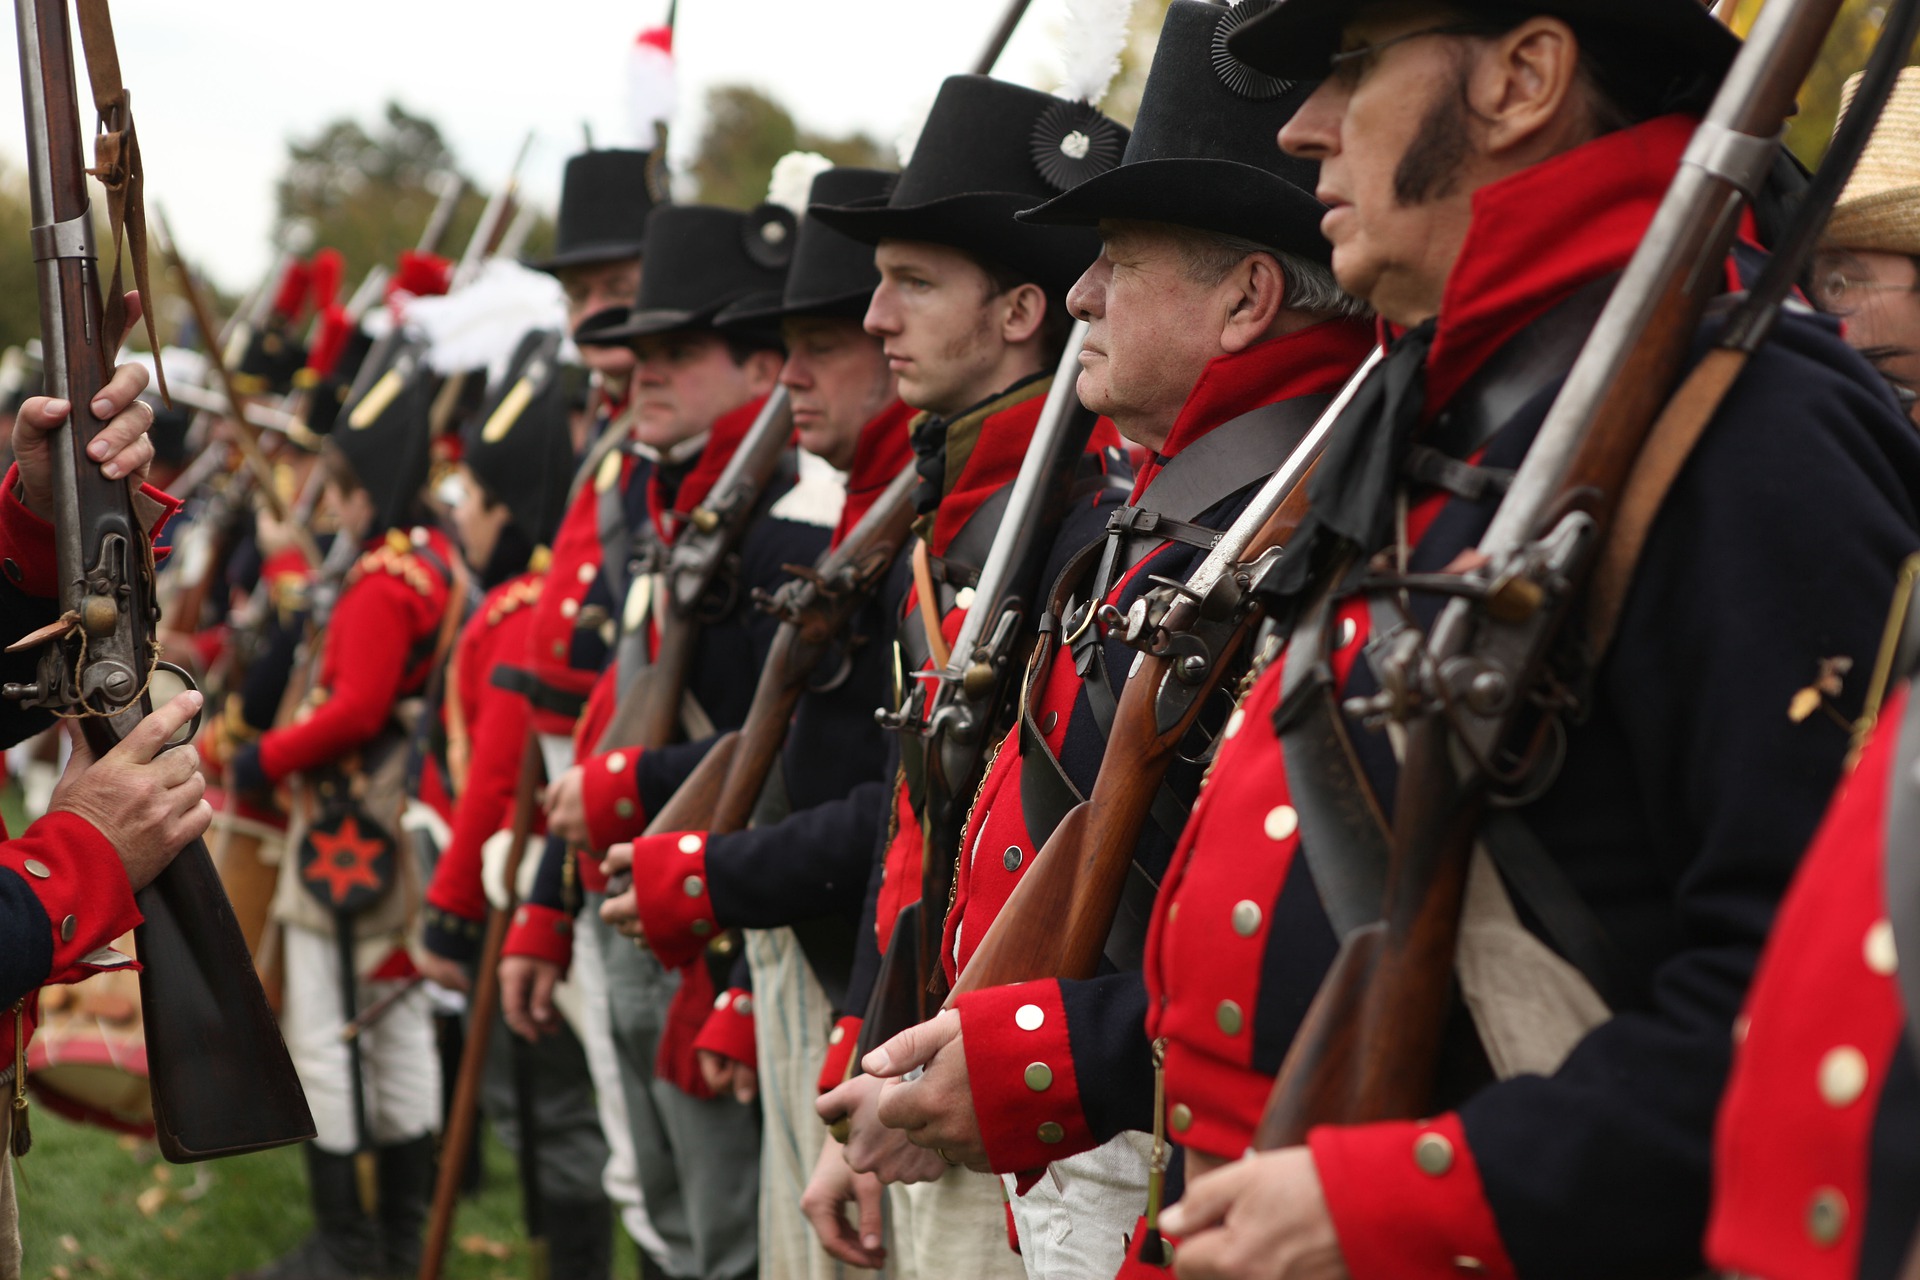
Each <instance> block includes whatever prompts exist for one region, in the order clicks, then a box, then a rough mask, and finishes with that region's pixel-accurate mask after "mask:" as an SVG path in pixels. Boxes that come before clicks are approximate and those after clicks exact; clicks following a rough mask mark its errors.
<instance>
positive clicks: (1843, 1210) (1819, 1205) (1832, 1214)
mask: <svg viewBox="0 0 1920 1280" xmlns="http://www.w3.org/2000/svg"><path fill="white" fill-rule="evenodd" d="M1846 1229H1847V1198H1846V1197H1845V1196H1843V1195H1841V1194H1840V1193H1839V1192H1838V1191H1836V1190H1834V1189H1833V1188H1832V1187H1822V1188H1820V1189H1819V1190H1818V1191H1816V1192H1814V1193H1813V1199H1812V1200H1811V1201H1809V1202H1808V1204H1807V1238H1808V1239H1810V1240H1812V1241H1813V1242H1814V1243H1815V1244H1818V1245H1829V1244H1832V1243H1834V1242H1835V1241H1836V1240H1838V1239H1839V1238H1840V1233H1841V1232H1843V1231H1845V1230H1846Z"/></svg>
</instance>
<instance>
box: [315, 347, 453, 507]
mask: <svg viewBox="0 0 1920 1280" xmlns="http://www.w3.org/2000/svg"><path fill="white" fill-rule="evenodd" d="M439 390H440V377H439V375H437V374H435V373H434V372H433V370H432V368H431V367H429V366H428V364H427V362H426V359H425V356H424V353H423V352H421V351H420V350H418V349H417V348H413V347H407V348H404V349H403V350H402V351H401V353H400V354H399V356H397V357H396V358H395V360H394V363H393V364H392V365H391V366H390V367H389V368H388V369H387V371H386V372H385V373H383V374H382V375H381V376H380V378H379V379H378V380H377V381H375V382H374V384H373V385H372V386H371V387H369V388H367V391H366V394H364V395H362V396H361V397H360V398H359V399H358V400H356V401H354V402H353V403H352V404H350V405H347V406H346V407H345V411H344V412H343V413H342V415H341V417H340V420H339V421H337V422H336V423H335V424H334V428H333V430H332V432H330V433H329V434H328V436H327V439H328V441H329V442H331V444H332V445H333V446H334V447H335V448H337V449H339V450H340V453H341V455H342V456H343V457H345V458H346V460H347V463H348V465H350V466H351V467H352V468H353V474H354V477H355V478H356V479H358V480H359V481H360V485H361V487H362V488H364V489H365V490H366V491H367V496H368V497H369V498H370V499H372V501H373V510H374V521H375V528H374V529H373V530H371V531H370V532H374V533H378V532H379V531H380V530H382V529H399V528H404V527H406V526H407V525H408V524H411V523H412V518H413V514H414V509H415V504H416V503H417V502H418V501H419V498H420V490H421V489H422V488H424V487H425V485H426V483H427V476H428V473H429V472H430V471H431V469H432V464H433V448H432V439H431V436H432V426H431V421H430V419H431V417H432V411H433V400H434V396H435V395H436V394H437V393H438V392H439Z"/></svg>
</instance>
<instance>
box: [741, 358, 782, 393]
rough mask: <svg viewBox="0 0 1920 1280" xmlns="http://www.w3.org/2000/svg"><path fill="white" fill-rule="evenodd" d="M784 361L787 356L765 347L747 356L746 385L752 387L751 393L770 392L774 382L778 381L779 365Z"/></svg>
mask: <svg viewBox="0 0 1920 1280" xmlns="http://www.w3.org/2000/svg"><path fill="white" fill-rule="evenodd" d="M786 362H787V357H786V356H785V355H784V354H782V353H781V352H778V351H772V350H769V349H767V348H765V347H763V348H761V349H760V350H758V351H756V352H754V353H753V354H752V355H750V356H748V357H747V363H746V374H747V386H748V387H750V388H752V390H753V394H754V395H756V396H764V395H768V394H770V393H771V392H772V391H773V388H774V384H775V383H777V382H779V381H780V366H781V365H783V364H785V363H786Z"/></svg>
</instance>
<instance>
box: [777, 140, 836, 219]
mask: <svg viewBox="0 0 1920 1280" xmlns="http://www.w3.org/2000/svg"><path fill="white" fill-rule="evenodd" d="M831 168H833V161H831V160H829V159H827V158H826V157H825V156H823V155H821V154H820V153H819V152H818V151H789V152H787V154H785V155H783V156H781V157H780V158H779V159H778V160H776V161H774V162H773V177H772V179H771V180H769V181H768V183H767V203H769V204H777V205H784V206H786V207H787V208H788V209H790V210H792V211H793V216H794V217H796V218H804V217H806V216H807V203H808V197H809V196H810V195H811V194H812V193H813V180H814V179H815V178H817V177H819V176H820V175H821V174H823V173H825V172H826V171H827V170H829V169H831Z"/></svg>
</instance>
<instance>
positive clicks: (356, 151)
mask: <svg viewBox="0 0 1920 1280" xmlns="http://www.w3.org/2000/svg"><path fill="white" fill-rule="evenodd" d="M457 173H459V164H458V161H457V160H456V158H455V156H454V154H453V149H452V148H451V147H450V146H448V145H447V141H446V139H445V138H444V137H443V136H442V134H441V132H440V127H439V126H438V125H437V124H435V123H434V122H433V121H431V120H429V119H426V118H425V117H423V116H416V115H414V114H413V113H411V112H410V111H408V110H407V109H406V108H405V107H403V106H402V105H400V104H399V103H398V102H389V103H388V104H387V106H386V109H385V110H384V112H382V114H381V116H380V119H379V122H378V123H377V124H376V125H375V126H374V127H373V128H372V129H371V130H369V129H368V128H367V127H366V126H364V125H363V124H361V122H360V121H358V120H353V119H340V120H334V121H332V122H330V123H328V124H326V125H324V126H322V127H321V128H320V130H319V131H318V132H316V133H315V134H313V135H311V136H310V137H307V138H304V139H301V138H295V139H291V140H289V141H288V143H287V167H286V169H285V170H284V171H283V172H282V173H281V175H280V179H279V182H278V184H277V186H276V198H277V203H278V216H277V218H276V221H275V227H274V241H275V243H278V244H287V243H290V242H291V243H295V244H298V243H302V242H304V241H305V240H306V239H307V238H308V236H307V233H311V242H312V245H313V246H314V247H316V248H318V247H321V246H328V247H331V248H335V249H338V250H339V251H340V252H341V254H342V255H343V256H344V257H345V258H346V262H347V275H346V281H345V284H344V288H345V290H346V291H347V292H349V293H350V292H351V291H352V290H353V289H354V288H355V287H357V285H358V284H359V282H360V280H361V279H362V278H364V277H365V275H366V273H367V272H368V270H370V269H371V268H372V267H373V266H375V265H376V264H384V265H386V266H389V267H391V266H392V265H393V262H394V260H395V258H396V257H397V255H398V254H399V252H400V251H401V250H402V249H411V248H413V247H414V246H415V245H416V244H418V243H419V240H420V234H421V232H422V231H424V230H425V229H426V225H427V220H428V218H430V217H431V216H432V214H433V209H434V206H435V204H436V203H437V202H438V201H439V198H440V192H441V190H442V184H443V183H444V182H445V181H446V177H445V176H444V175H449V174H457ZM487 176H488V178H489V179H490V180H493V181H501V180H504V179H505V177H506V175H505V174H498V175H493V174H490V175H487ZM485 206H486V197H485V195H484V193H482V192H476V191H468V192H467V194H466V195H465V196H463V197H462V198H461V201H460V205H459V208H458V210H457V212H456V213H455V215H454V219H453V224H452V226H451V227H450V228H449V229H448V231H447V235H446V237H445V238H444V239H443V240H442V241H441V242H440V246H439V248H440V252H441V254H443V255H444V256H447V257H451V258H458V257H459V256H460V253H461V251H462V250H463V249H464V248H465V247H466V244H467V241H468V240H470V239H471V238H472V236H473V232H474V227H475V226H476V225H477V224H478V222H479V220H480V213H481V210H482V209H483V208H484V207H485ZM301 228H304V231H303V230H301ZM552 235H553V231H552V225H551V222H550V220H549V219H547V218H544V217H542V218H541V219H539V220H538V221H537V222H536V223H535V226H534V231H533V234H532V236H531V237H530V238H529V240H528V243H527V245H526V247H525V249H524V250H523V252H526V253H534V252H538V251H539V250H540V249H541V248H542V247H543V246H544V245H546V244H548V243H550V242H551V240H552Z"/></svg>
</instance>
